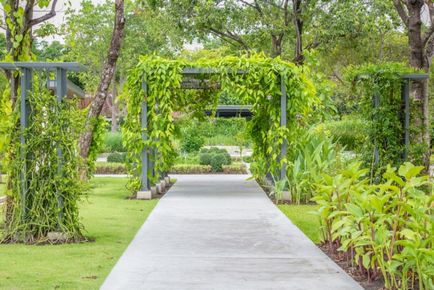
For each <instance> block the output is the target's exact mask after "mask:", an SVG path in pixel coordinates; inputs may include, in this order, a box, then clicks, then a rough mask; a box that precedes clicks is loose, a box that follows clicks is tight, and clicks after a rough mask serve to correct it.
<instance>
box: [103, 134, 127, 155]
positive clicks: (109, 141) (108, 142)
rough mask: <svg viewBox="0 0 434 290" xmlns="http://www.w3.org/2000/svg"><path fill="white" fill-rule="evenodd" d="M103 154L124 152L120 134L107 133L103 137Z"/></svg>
mask: <svg viewBox="0 0 434 290" xmlns="http://www.w3.org/2000/svg"><path fill="white" fill-rule="evenodd" d="M103 151H104V152H126V149H125V147H124V145H123V144H122V134H121V132H107V133H106V134H105V136H104V146H103Z"/></svg>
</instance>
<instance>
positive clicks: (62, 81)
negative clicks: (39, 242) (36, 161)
mask: <svg viewBox="0 0 434 290" xmlns="http://www.w3.org/2000/svg"><path fill="white" fill-rule="evenodd" d="M65 95H66V70H65V69H63V68H57V69H56V96H57V102H58V103H62V102H63V98H64V97H65ZM62 155H63V153H62V148H60V146H59V145H57V160H58V161H57V162H58V164H57V174H58V175H59V177H60V178H62V174H63V173H62V167H63V156H62ZM56 194H57V210H58V227H59V229H60V225H61V224H62V219H63V197H62V196H61V195H60V193H59V192H56Z"/></svg>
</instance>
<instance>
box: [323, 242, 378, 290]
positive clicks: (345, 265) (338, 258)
mask: <svg viewBox="0 0 434 290" xmlns="http://www.w3.org/2000/svg"><path fill="white" fill-rule="evenodd" d="M317 246H318V247H319V248H320V249H321V250H322V251H323V252H324V253H325V254H326V255H327V256H329V258H330V259H332V260H333V261H334V262H335V263H336V264H338V265H339V267H341V268H342V270H344V271H345V272H346V273H347V274H348V275H350V276H351V277H352V278H353V279H354V280H356V281H357V282H358V283H359V284H360V285H361V286H362V287H363V288H364V289H366V290H383V289H385V288H384V282H383V280H382V279H381V278H380V279H377V280H375V281H368V277H367V276H366V275H365V274H364V273H361V272H360V271H359V270H358V269H357V268H355V267H352V266H351V262H350V261H347V260H346V259H345V258H344V257H343V255H342V254H341V253H339V252H337V253H336V252H333V251H330V249H329V246H328V245H327V244H320V245H317Z"/></svg>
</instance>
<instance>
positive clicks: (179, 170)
mask: <svg viewBox="0 0 434 290" xmlns="http://www.w3.org/2000/svg"><path fill="white" fill-rule="evenodd" d="M211 171H212V168H211V166H210V165H197V164H177V165H174V166H172V168H171V169H170V172H169V173H173V174H203V173H210V172H211Z"/></svg>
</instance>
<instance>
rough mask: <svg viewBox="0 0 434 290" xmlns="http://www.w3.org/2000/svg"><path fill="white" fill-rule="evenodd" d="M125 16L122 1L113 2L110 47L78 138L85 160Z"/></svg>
mask: <svg viewBox="0 0 434 290" xmlns="http://www.w3.org/2000/svg"><path fill="white" fill-rule="evenodd" d="M124 27H125V16H124V0H116V1H115V21H114V26H113V33H112V37H111V42H110V47H109V49H108V53H107V59H106V61H105V63H104V66H103V69H102V72H101V80H100V83H99V85H98V88H97V90H96V93H95V96H94V98H93V99H92V103H91V106H90V108H89V112H88V114H87V122H86V130H85V133H83V135H82V136H81V138H80V143H79V145H80V154H81V156H82V157H84V158H87V157H88V155H89V149H90V146H91V144H92V139H93V133H94V130H95V126H96V123H95V122H94V120H95V118H97V117H98V116H99V115H100V114H101V111H102V108H103V106H104V103H105V101H106V99H107V95H108V91H109V89H110V83H111V81H112V79H113V75H114V73H115V67H116V62H117V60H118V58H119V54H120V50H121V45H122V40H123V37H124Z"/></svg>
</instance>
